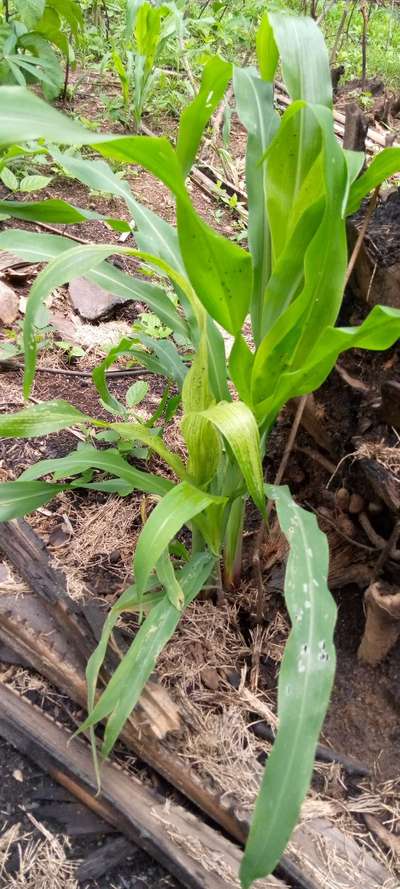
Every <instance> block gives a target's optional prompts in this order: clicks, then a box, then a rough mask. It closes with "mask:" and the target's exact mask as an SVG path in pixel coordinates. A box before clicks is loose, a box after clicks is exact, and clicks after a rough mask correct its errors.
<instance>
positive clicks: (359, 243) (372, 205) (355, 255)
mask: <svg viewBox="0 0 400 889" xmlns="http://www.w3.org/2000/svg"><path fill="white" fill-rule="evenodd" d="M379 189H380V185H377V187H376V189H375V191H374V193H373V195H372V197H371V199H370V202H369V204H368V208H367V212H366V214H365V216H364V219H363V223H362V226H361V228H360V231H359V232H358V237H357V240H356V243H355V244H354V248H353V252H352V254H351V257H350V260H349V264H348V266H347V271H346V276H345V279H344V286H345V287H346V286H347V284H348V283H349V280H350V276H351V274H352V272H353V269H354V266H355V264H356V261H357V259H358V254H359V252H360V250H361V246H362V243H363V240H364V238H365V235H366V232H367V228H368V225H369V223H370V219H371V216H372V214H373V212H374V210H375V207H376V205H377V202H378V195H379Z"/></svg>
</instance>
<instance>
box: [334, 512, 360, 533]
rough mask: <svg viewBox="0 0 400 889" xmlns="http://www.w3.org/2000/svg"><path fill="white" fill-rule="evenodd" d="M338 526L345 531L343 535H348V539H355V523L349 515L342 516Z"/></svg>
mask: <svg viewBox="0 0 400 889" xmlns="http://www.w3.org/2000/svg"><path fill="white" fill-rule="evenodd" d="M337 525H338V528H339V529H340V531H343V534H347V537H355V536H356V529H355V527H354V525H353V522H352V521H351V519H349V517H348V516H347V515H344V513H342V515H340V516H339V517H338V519H337Z"/></svg>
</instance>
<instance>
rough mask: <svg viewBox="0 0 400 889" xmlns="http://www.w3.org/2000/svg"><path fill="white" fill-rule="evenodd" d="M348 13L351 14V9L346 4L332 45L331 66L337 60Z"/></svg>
mask: <svg viewBox="0 0 400 889" xmlns="http://www.w3.org/2000/svg"><path fill="white" fill-rule="evenodd" d="M348 15H349V10H348V9H347V6H345V8H344V10H343V13H342V18H341V19H340V22H339V27H338V29H337V31H336V37H335V42H334V44H333V47H332V52H331V57H330V64H331V67H332V66H333V65H334V64H335V62H336V56H337V53H338V49H339V43H340V40H341V37H342V34H343V30H344V26H345V24H346V21H347V18H348Z"/></svg>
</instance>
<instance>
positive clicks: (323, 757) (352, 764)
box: [249, 721, 370, 776]
mask: <svg viewBox="0 0 400 889" xmlns="http://www.w3.org/2000/svg"><path fill="white" fill-rule="evenodd" d="M249 728H250V729H251V731H252V732H253V733H254V734H255V735H256V737H257V738H261V739H262V740H264V741H272V742H273V741H275V737H276V733H275V732H274V731H273V729H272V728H271V726H269V725H268V723H266V722H265V721H262V722H261V721H260V722H256V723H254V724H253V725H250V726H249ZM315 759H316V760H317V761H319V762H338V763H339V764H340V765H341V766H342V767H343V769H344V771H345V772H347V773H348V774H349V775H364V776H367V775H369V774H370V769H369V768H368V766H367V765H366V763H363V762H359V760H357V759H353V758H352V757H351V756H346V754H344V753H339V752H338V751H337V750H332V749H331V747H325V746H324V745H322V744H318V745H317V748H316V751H315Z"/></svg>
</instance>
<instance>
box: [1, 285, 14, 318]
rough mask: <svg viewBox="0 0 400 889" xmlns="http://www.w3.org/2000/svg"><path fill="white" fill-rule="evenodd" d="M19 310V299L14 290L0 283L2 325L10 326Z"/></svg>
mask: <svg viewBox="0 0 400 889" xmlns="http://www.w3.org/2000/svg"><path fill="white" fill-rule="evenodd" d="M18 310H19V299H18V296H17V294H16V293H15V290H13V289H12V288H11V287H8V285H7V284H4V282H3V281H0V321H1V322H2V323H3V324H12V322H13V321H15V319H16V317H17V315H18Z"/></svg>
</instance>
